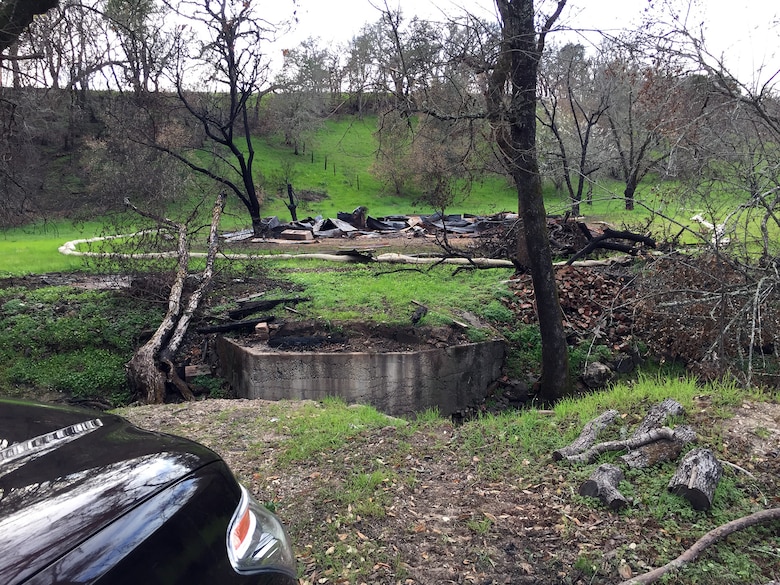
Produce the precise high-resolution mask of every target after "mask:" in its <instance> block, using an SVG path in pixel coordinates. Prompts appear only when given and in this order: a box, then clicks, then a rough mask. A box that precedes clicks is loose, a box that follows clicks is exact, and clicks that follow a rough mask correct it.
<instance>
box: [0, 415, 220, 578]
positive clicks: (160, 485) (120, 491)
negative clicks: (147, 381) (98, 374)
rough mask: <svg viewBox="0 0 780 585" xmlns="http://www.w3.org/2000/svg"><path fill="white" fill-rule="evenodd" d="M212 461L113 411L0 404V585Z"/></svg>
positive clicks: (198, 448) (192, 446)
mask: <svg viewBox="0 0 780 585" xmlns="http://www.w3.org/2000/svg"><path fill="white" fill-rule="evenodd" d="M218 459H219V457H218V456H217V455H216V454H215V453H214V452H213V451H210V450H209V449H207V448H206V447H203V446H202V445H199V444H197V443H193V442H191V441H187V440H186V439H182V438H179V437H173V436H169V435H163V434H159V433H152V432H149V431H144V430H141V429H138V428H137V427H134V426H132V425H130V424H129V423H128V422H127V421H125V420H124V419H122V418H120V417H117V416H113V415H108V414H105V413H102V412H93V411H85V410H81V409H72V408H62V407H53V406H44V405H37V404H30V403H23V402H18V401H7V400H0V550H2V551H4V553H3V554H2V555H0V583H14V582H18V581H21V580H23V579H24V578H26V577H29V576H30V575H32V574H34V573H35V572H37V571H38V570H40V569H41V568H43V567H45V566H46V565H47V564H49V563H50V562H52V561H53V560H55V559H56V558H57V557H59V556H61V555H62V554H64V553H66V552H67V551H69V550H71V549H72V548H73V547H75V546H77V545H78V544H79V543H81V542H83V541H84V540H86V539H87V538H88V537H89V536H90V535H92V534H94V533H95V532H96V531H98V530H99V529H101V528H103V527H105V526H107V525H108V524H110V523H111V522H113V521H114V520H115V519H117V518H118V517H120V516H121V515H123V514H125V513H126V512H127V511H129V510H130V509H132V508H133V507H135V506H137V505H138V504H139V503H140V502H142V501H143V500H145V499H147V498H149V497H151V496H152V495H154V494H156V493H158V492H160V491H161V490H163V489H165V488H166V487H167V486H169V485H171V484H173V483H175V482H177V481H179V480H180V479H182V478H183V477H185V476H187V475H189V474H191V473H192V472H193V471H195V470H197V469H199V468H201V467H203V466H204V465H207V464H209V463H211V462H214V461H217V460H218Z"/></svg>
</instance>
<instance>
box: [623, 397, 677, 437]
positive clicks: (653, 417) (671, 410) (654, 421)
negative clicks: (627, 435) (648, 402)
mask: <svg viewBox="0 0 780 585" xmlns="http://www.w3.org/2000/svg"><path fill="white" fill-rule="evenodd" d="M683 414H685V408H683V405H682V404H680V403H679V402H677V401H676V400H674V399H673V398H667V399H666V400H664V401H662V402H660V403H658V404H656V405H655V406H653V407H652V408H651V409H650V410H649V411H648V412H647V415H645V418H643V419H642V422H641V423H639V426H638V427H637V428H636V430H635V431H634V436H637V435H643V434H645V433H646V432H647V431H649V430H651V429H657V428H659V427H661V426H663V424H664V423H665V422H666V420H667V419H668V418H669V417H670V416H682V415H683Z"/></svg>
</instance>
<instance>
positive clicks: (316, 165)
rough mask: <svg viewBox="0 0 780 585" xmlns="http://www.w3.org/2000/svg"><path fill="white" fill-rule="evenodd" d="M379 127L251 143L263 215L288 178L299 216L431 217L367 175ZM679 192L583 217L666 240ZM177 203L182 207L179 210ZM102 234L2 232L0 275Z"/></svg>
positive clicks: (463, 204)
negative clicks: (311, 196)
mask: <svg viewBox="0 0 780 585" xmlns="http://www.w3.org/2000/svg"><path fill="white" fill-rule="evenodd" d="M376 127H377V120H376V118H375V117H366V118H365V119H362V120H359V119H357V118H344V119H334V120H326V121H325V122H324V123H323V125H322V127H321V128H320V129H319V130H318V131H317V132H316V133H315V135H314V136H313V138H311V139H310V140H309V142H308V143H307V144H306V146H305V148H301V149H300V153H299V154H298V155H296V154H294V153H293V150H292V149H291V148H290V147H289V146H286V145H284V144H283V143H282V141H281V140H280V139H277V138H273V137H272V138H269V139H258V140H256V142H255V149H256V160H257V169H258V175H259V176H258V179H259V181H258V182H259V184H260V185H261V186H262V188H263V190H264V191H265V203H264V206H263V210H262V214H263V216H266V217H268V216H274V215H275V216H278V217H279V218H280V219H281V220H282V221H289V220H290V219H291V217H290V212H289V210H288V208H287V206H286V202H287V191H286V188H284V184H285V176H286V177H289V179H290V180H291V182H292V185H293V188H294V189H295V191H296V193H298V194H299V195H301V194H304V193H316V194H318V197H317V200H313V201H303V200H302V201H301V202H300V204H299V207H298V217H299V218H305V217H316V216H323V217H335V216H336V214H337V213H338V212H340V211H346V212H351V211H352V210H354V209H355V208H356V207H358V206H361V205H363V206H366V207H368V212H369V215H371V216H373V217H383V216H387V215H395V214H401V215H408V214H427V213H433V212H435V211H436V210H435V209H432V208H430V207H426V206H421V205H419V204H417V203H416V200H417V199H418V195H419V194H418V193H414V192H412V191H410V192H408V193H405V194H404V195H403V196H398V195H395V194H391V193H389V192H388V190H387V189H386V188H385V187H383V185H382V184H381V183H380V182H379V181H378V180H377V178H376V177H375V176H374V175H373V174H372V165H373V163H374V160H375V154H376V150H377V141H376V137H375V135H374V132H375V130H376ZM682 190H683V188H682V187H680V186H678V185H676V184H674V183H671V182H668V181H667V182H660V183H659V182H658V181H655V180H654V179H653V178H652V177H651V178H648V179H646V184H643V185H640V188H639V190H638V192H637V194H636V200H637V207H636V209H635V210H634V211H631V212H628V211H625V209H624V201H623V199H622V197H621V194H622V185H621V184H620V183H619V182H617V181H601V182H600V183H598V184H597V185H595V187H594V189H593V203H592V204H585V203H583V204H582V205H581V213H582V214H583V215H584V216H585V218H586V219H587V220H590V221H609V222H610V223H612V224H613V225H616V226H618V227H627V228H629V229H634V230H636V231H643V232H644V231H646V230H647V225H648V222H649V221H650V220H651V218H653V217H654V216H655V219H654V222H655V223H654V225H653V230H654V231H655V232H656V233H658V234H659V235H663V234H670V233H673V232H678V231H679V229H680V226H674V225H673V224H672V223H671V222H669V221H668V219H662V218H661V216H659V215H658V214H659V213H660V214H662V215H663V216H665V217H666V218H673V219H674V218H676V219H677V221H678V222H679V223H680V224H681V225H689V226H690V225H692V223H691V221H690V217H691V216H692V215H693V214H695V213H698V212H700V211H704V210H703V209H702V208H701V207H699V206H697V205H696V204H695V203H691V201H686V198H685V197H684V196H683V194H682V193H681V191H682ZM721 199H722V202H721V209H722V210H721V211H719V212H718V213H719V214H721V216H722V215H725V213H727V211H728V210H730V209H731V208H733V207H734V205H735V204H734V201H733V198H732V197H726V196H724V197H722V198H721ZM545 202H546V208H547V212H548V214H550V215H562V214H564V213H565V212H566V211H567V209H568V201H567V199H566V198H565V197H564V196H563V195H562V194H560V193H556V192H555V190H554V189H553V188H552V186H549V185H548V186H547V187H546V190H545ZM182 205H183V204H182V203H181V202H179V207H181V206H182ZM206 207H208V206H206ZM446 211H447V212H449V213H471V214H476V215H490V214H493V213H498V212H502V211H512V212H514V211H517V192H516V189H515V188H514V187H513V186H512V185H511V184H510V183H509V182H508V181H507V180H506V178H505V177H501V176H496V175H492V176H485V177H482V178H480V179H479V180H477V181H475V182H474V184H473V185H472V187H471V190H470V193H469V195H468V196H467V197H465V198H463V199H461V200H458V201H456V202H455V203H454V204H453V205H452V206H451V207H450V208H448V209H447V210H446ZM171 213H175V210H171ZM754 223H756V222H754ZM248 226H249V218H248V216H247V213H246V210H245V209H244V208H243V206H242V205H241V203H240V202H239V201H238V200H237V199H236V198H230V199H229V200H228V205H227V208H226V210H225V213H224V215H223V221H222V227H223V229H225V230H235V229H243V228H246V227H248ZM102 228H103V226H102V224H101V223H100V221H99V220H97V219H95V220H94V221H92V222H90V223H79V224H77V225H74V224H72V223H70V222H68V221H65V220H61V221H57V222H47V223H43V224H35V225H30V226H25V227H23V228H14V229H8V230H4V231H3V232H2V233H1V234H0V276H13V275H21V274H31V273H43V272H56V271H74V270H79V269H82V268H84V266H85V264H84V262H83V260H82V259H80V258H78V257H75V256H64V255H62V254H60V253H59V252H58V248H59V246H61V245H62V244H63V243H64V242H66V241H69V240H73V239H83V238H89V237H92V236H95V235H97V234H98V233H100V232H101V230H102ZM748 229H751V230H752V228H748ZM752 231H756V230H752Z"/></svg>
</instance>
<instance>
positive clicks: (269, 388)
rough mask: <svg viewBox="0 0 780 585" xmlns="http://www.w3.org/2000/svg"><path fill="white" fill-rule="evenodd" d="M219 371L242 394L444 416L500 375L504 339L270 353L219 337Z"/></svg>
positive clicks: (482, 394) (478, 397)
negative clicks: (384, 349) (369, 349)
mask: <svg viewBox="0 0 780 585" xmlns="http://www.w3.org/2000/svg"><path fill="white" fill-rule="evenodd" d="M216 349H217V354H218V356H219V364H220V367H219V369H220V375H222V376H223V377H224V378H225V379H227V380H228V381H229V382H230V383H231V385H232V386H233V389H234V391H235V392H236V393H237V395H238V396H239V397H241V398H255V399H258V398H259V399H265V400H284V399H289V400H306V399H310V400H321V399H323V398H326V397H329V396H337V397H340V398H342V399H344V401H346V402H347V403H359V404H369V405H371V406H374V407H375V408H376V409H377V410H380V411H381V412H384V413H386V414H390V415H394V416H401V415H411V414H413V413H415V412H420V411H423V410H426V409H428V408H437V409H438V410H439V412H440V413H441V414H442V415H443V416H449V415H450V414H452V413H453V412H456V411H458V410H461V409H463V408H466V407H468V406H470V405H472V404H473V403H474V402H475V401H478V400H481V399H482V398H484V397H485V396H486V394H487V392H488V387H489V386H490V384H491V383H492V382H493V381H494V380H496V379H498V377H499V376H500V375H501V368H502V366H503V363H504V357H505V355H506V346H505V344H504V343H503V342H502V341H487V342H482V343H471V344H467V345H453V346H449V347H446V348H442V349H423V350H420V351H403V352H387V353H378V352H376V353H371V352H366V353H362V352H349V353H317V352H281V351H280V352H274V351H270V350H269V349H268V348H265V347H262V346H260V347H245V346H242V345H239V344H238V343H236V342H235V341H233V340H230V339H226V338H219V339H218V340H217V347H216Z"/></svg>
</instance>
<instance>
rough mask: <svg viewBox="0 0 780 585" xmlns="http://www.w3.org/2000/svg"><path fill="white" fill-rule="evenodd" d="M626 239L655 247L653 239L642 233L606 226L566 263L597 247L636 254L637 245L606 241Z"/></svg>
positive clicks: (570, 262)
mask: <svg viewBox="0 0 780 585" xmlns="http://www.w3.org/2000/svg"><path fill="white" fill-rule="evenodd" d="M613 239H614V240H628V241H630V242H634V243H641V244H645V245H646V246H649V247H651V248H655V245H656V244H655V240H654V239H653V238H650V237H648V236H643V235H642V234H635V233H633V232H629V231H625V230H624V231H617V230H613V229H610V228H607V229H605V230H604V233H603V234H601V235H600V236H597V237H595V238H592V239H589V240H588V244H587V246H585V247H584V248H583V249H582V250H580V251H579V252H577V253H576V254H574V255H573V256H572V257H571V258H569V260H568V261H567V262H566V263H567V264H569V265H570V264H572V263H573V262H575V261H577V260H579V259H580V258H582V257H583V256H587V255H588V254H590V253H591V252H592V251H593V250H595V249H597V248H604V249H607V250H616V251H618V252H624V253H626V254H631V255H633V254H636V252H637V247H636V246H634V245H632V244H621V243H619V242H608V241H607V240H613Z"/></svg>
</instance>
